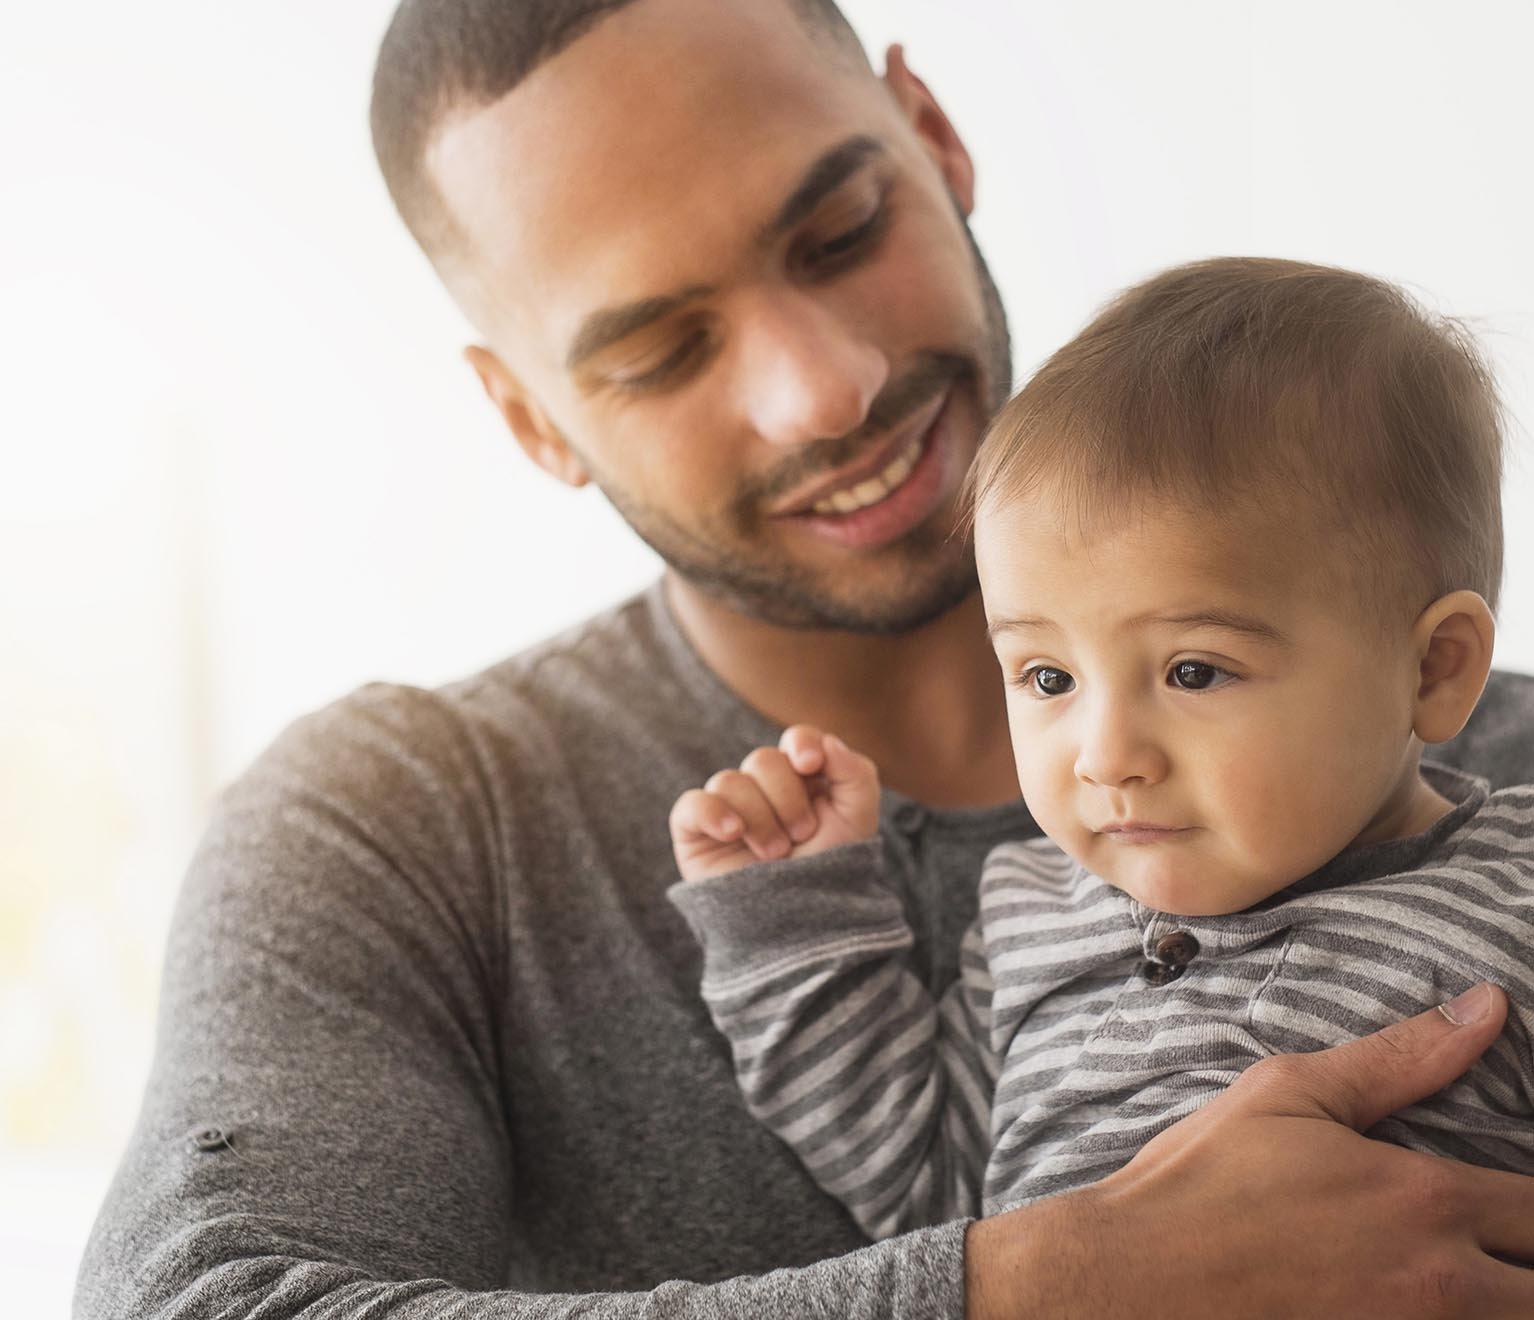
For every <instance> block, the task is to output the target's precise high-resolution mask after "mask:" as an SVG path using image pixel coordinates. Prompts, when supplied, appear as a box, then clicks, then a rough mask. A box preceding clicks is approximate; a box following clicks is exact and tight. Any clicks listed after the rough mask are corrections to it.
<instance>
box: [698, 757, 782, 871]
mask: <svg viewBox="0 0 1534 1320" xmlns="http://www.w3.org/2000/svg"><path fill="white" fill-rule="evenodd" d="M703 787H704V788H705V789H707V790H708V792H710V793H716V794H718V795H719V796H720V797H721V798H723V799H724V801H725V804H726V805H727V806H729V807H730V808H731V810H733V811H734V812H735V813H736V814H737V815H739V817H740V818H741V820H743V821H744V822H745V826H746V827H745V830H744V834H743V837H744V838H745V841H746V843H747V845H748V846H749V847H750V849H751V851H752V853H753V854H754V855H755V856H756V857H758V858H760V859H761V860H762V861H771V860H773V859H775V858H779V857H787V856H788V854H789V852H790V851H791V850H792V849H793V843H792V842H791V841H790V839H789V837H788V831H787V830H785V829H784V828H783V822H782V821H780V820H779V819H778V817H777V813H776V812H775V811H773V809H772V805H771V803H769V802H768V801H767V797H766V794H764V793H763V792H762V786H761V785H760V784H758V783H757V782H756V780H754V779H753V778H752V777H751V776H750V775H748V774H744V773H742V772H741V771H739V770H721V771H720V772H719V773H718V774H717V775H714V776H713V778H711V779H710V780H709V781H708V783H706V784H705V785H704V786H703Z"/></svg>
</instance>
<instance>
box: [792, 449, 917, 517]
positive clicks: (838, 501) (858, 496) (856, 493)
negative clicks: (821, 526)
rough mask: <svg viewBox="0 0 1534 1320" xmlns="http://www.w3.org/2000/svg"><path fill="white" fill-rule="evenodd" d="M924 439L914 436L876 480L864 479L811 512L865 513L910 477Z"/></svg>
mask: <svg viewBox="0 0 1534 1320" xmlns="http://www.w3.org/2000/svg"><path fill="white" fill-rule="evenodd" d="M926 439H927V433H926V432H925V431H923V432H922V433H921V434H920V435H916V436H913V437H912V438H911V440H910V442H909V443H908V444H907V445H906V446H905V448H904V449H902V450H901V451H900V452H899V453H898V454H897V455H896V456H895V457H894V458H893V459H892V460H891V461H890V463H889V464H888V465H887V466H886V467H884V468H883V469H882V470H881V471H880V472H879V473H878V474H877V475H876V476H872V477H867V478H865V479H864V480H862V481H859V482H857V483H856V484H855V485H851V486H844V487H842V489H841V490H837V491H832V492H831V494H829V495H827V496H825V497H824V498H822V499H818V500H816V501H815V503H814V504H812V505H810V512H812V513H818V514H833V513H856V512H857V511H858V510H859V509H866V508H868V507H869V505H872V504H877V503H879V501H880V500H882V499H886V498H888V497H889V496H890V495H891V494H893V493H894V491H895V490H896V489H897V488H898V487H899V486H900V485H901V483H902V482H904V481H905V479H906V478H907V477H909V476H910V475H911V469H912V468H914V467H915V466H916V460H917V459H919V458H920V457H921V451H922V446H923V444H925V443H926Z"/></svg>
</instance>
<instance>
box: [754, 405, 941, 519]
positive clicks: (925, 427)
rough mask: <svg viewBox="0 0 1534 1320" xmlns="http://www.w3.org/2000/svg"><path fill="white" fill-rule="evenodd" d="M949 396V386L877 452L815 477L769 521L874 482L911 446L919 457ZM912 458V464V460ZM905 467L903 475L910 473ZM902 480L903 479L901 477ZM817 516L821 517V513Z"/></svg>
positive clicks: (771, 512)
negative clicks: (867, 482)
mask: <svg viewBox="0 0 1534 1320" xmlns="http://www.w3.org/2000/svg"><path fill="white" fill-rule="evenodd" d="M952 393H953V387H952V386H951V385H950V386H949V388H948V389H946V390H944V391H943V392H942V393H941V394H939V395H938V396H937V397H936V398H934V399H932V400H931V401H930V402H929V403H927V404H925V405H923V406H922V407H921V408H920V409H919V410H918V411H917V412H916V414H915V415H914V416H913V417H911V418H910V419H909V420H908V421H907V422H906V424H905V425H904V426H902V427H900V429H899V430H897V431H896V432H894V434H892V435H891V436H890V437H889V439H888V440H886V441H885V442H884V443H883V444H882V445H880V446H879V447H878V448H877V449H875V450H873V451H872V452H871V453H869V454H867V455H865V456H863V457H862V458H859V459H858V460H857V461H856V462H854V463H849V464H847V465H846V466H844V467H841V468H838V469H837V470H836V471H834V472H832V473H830V474H828V475H826V476H824V477H821V478H819V479H818V480H816V481H815V482H813V483H812V484H810V485H808V486H803V487H801V488H800V489H798V490H796V491H795V492H794V493H793V494H792V495H790V496H788V497H786V498H785V499H784V500H783V501H782V502H780V503H779V504H778V506H777V507H776V508H774V509H771V510H769V511H768V515H767V516H768V517H770V518H787V517H793V516H795V515H797V514H805V513H810V512H814V511H815V506H816V505H817V504H819V503H821V502H822V501H824V500H828V499H830V498H831V497H833V496H835V495H837V494H839V493H841V492H844V491H847V492H850V491H853V490H855V489H856V487H858V486H860V485H862V484H863V483H864V482H866V481H874V480H877V479H878V478H879V477H880V476H881V474H883V473H884V472H885V471H886V470H887V469H888V468H890V467H891V465H892V464H894V463H895V462H896V461H897V460H898V459H899V458H900V457H901V456H902V454H903V453H904V452H905V450H907V449H908V448H912V447H915V448H916V451H917V455H918V456H919V454H920V450H921V447H922V446H921V445H920V444H917V442H918V441H921V442H922V443H923V444H924V443H925V439H926V435H927V432H928V431H930V430H931V429H932V426H933V424H934V423H935V422H936V421H937V419H938V417H939V415H940V414H941V413H942V411H943V405H944V404H945V403H946V402H947V401H948V397H949V395H950V394H952ZM914 457H915V456H913V461H914ZM910 470H911V469H910V466H907V467H906V469H905V471H906V475H909V473H910ZM902 480H904V478H903V477H902ZM821 516H825V515H824V514H823V513H822V514H821Z"/></svg>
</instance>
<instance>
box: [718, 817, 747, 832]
mask: <svg viewBox="0 0 1534 1320" xmlns="http://www.w3.org/2000/svg"><path fill="white" fill-rule="evenodd" d="M719 828H720V830H721V831H722V832H723V833H725V834H739V833H740V832H741V830H743V829H745V828H746V823H745V821H743V820H741V818H740V817H739V816H726V817H724V819H723V820H721V821H720V822H719Z"/></svg>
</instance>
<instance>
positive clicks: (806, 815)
mask: <svg viewBox="0 0 1534 1320" xmlns="http://www.w3.org/2000/svg"><path fill="white" fill-rule="evenodd" d="M740 768H741V771H742V772H743V773H745V774H748V775H750V776H751V778H752V779H754V780H756V782H757V784H758V785H759V786H760V787H761V790H762V793H763V794H764V795H765V796H766V798H767V804H768V805H769V806H770V807H771V808H772V810H773V814H774V815H776V816H777V818H778V820H779V821H780V822H781V823H782V825H783V828H784V829H785V830H787V831H788V837H789V838H790V839H792V840H793V841H794V842H795V843H803V842H804V841H805V840H806V839H808V838H809V837H810V836H811V835H813V834H814V833H815V828H816V825H815V808H814V807H812V806H811V805H810V792H809V785H807V784H806V783H805V782H804V778H803V776H802V775H800V774H799V772H798V771H797V770H795V769H794V767H793V765H792V764H791V763H790V761H789V758H788V756H787V755H786V754H785V753H783V752H782V751H780V750H779V749H778V748H776V747H758V748H757V749H756V750H755V751H754V752H752V753H751V754H750V755H749V756H747V757H746V759H745V760H744V761H742V762H741V763H740Z"/></svg>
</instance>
